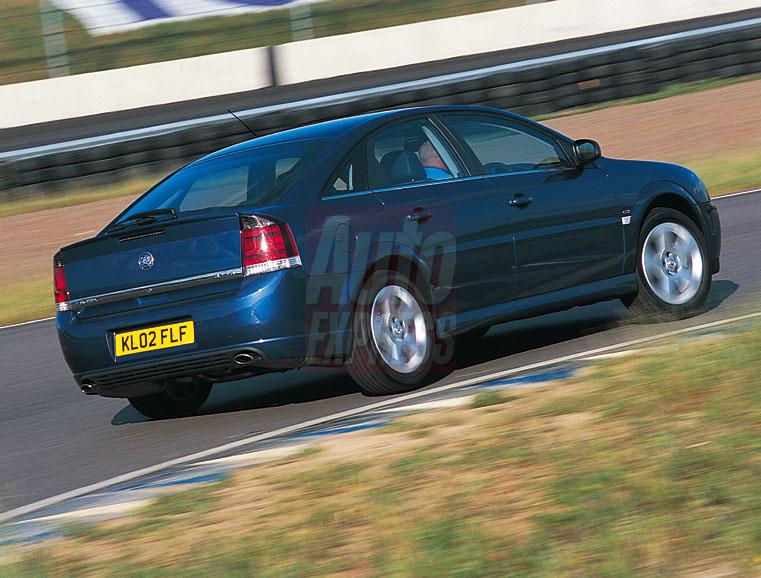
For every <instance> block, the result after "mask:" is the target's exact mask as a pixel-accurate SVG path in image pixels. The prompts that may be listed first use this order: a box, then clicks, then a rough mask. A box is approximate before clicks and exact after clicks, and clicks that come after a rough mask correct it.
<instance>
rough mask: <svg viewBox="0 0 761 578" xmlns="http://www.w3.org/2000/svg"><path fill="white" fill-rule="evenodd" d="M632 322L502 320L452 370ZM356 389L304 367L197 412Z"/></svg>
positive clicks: (616, 308)
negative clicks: (507, 321)
mask: <svg viewBox="0 0 761 578" xmlns="http://www.w3.org/2000/svg"><path fill="white" fill-rule="evenodd" d="M738 287H739V285H738V284H737V283H734V282H732V281H728V280H717V281H714V283H713V286H712V288H711V293H710V294H709V296H708V299H707V301H706V304H705V306H704V308H703V310H702V311H701V313H706V312H708V311H711V310H712V309H715V308H716V307H718V306H719V305H721V304H722V303H723V302H724V301H726V300H727V299H728V298H729V297H730V296H731V295H732V294H733V293H735V291H737V289H738ZM634 324H636V325H642V324H648V325H649V324H653V325H657V324H658V321H657V320H656V321H646V322H643V321H639V320H636V319H633V318H632V317H631V316H630V315H629V314H628V310H627V309H626V308H625V307H624V306H623V305H621V303H620V302H618V301H608V302H604V303H597V304H595V305H590V306H587V307H576V308H573V309H569V310H567V311H562V312H559V313H552V314H549V315H543V316H541V317H534V318H530V319H524V320H520V321H513V322H509V323H504V324H501V325H498V326H495V327H494V328H493V329H492V330H490V331H489V333H488V334H487V335H486V336H484V337H483V338H481V339H480V340H478V341H476V342H474V343H470V344H462V345H461V346H460V347H458V350H457V353H456V358H455V363H454V366H453V369H454V370H460V369H465V368H467V367H471V366H473V365H478V364H481V363H487V362H490V361H494V360H496V359H500V358H503V357H509V356H511V355H516V354H518V353H523V352H526V351H530V350H533V349H541V348H543V347H548V346H551V345H557V344H559V343H562V342H566V341H571V340H573V339H578V338H580V337H584V336H589V335H594V334H596V333H601V332H604V331H607V330H610V329H614V328H616V327H620V326H623V325H634ZM358 393H359V388H358V387H357V386H356V384H355V383H354V382H353V381H352V379H351V378H350V377H349V376H348V375H347V374H346V373H345V372H344V371H342V370H341V369H330V368H304V369H301V370H295V371H290V372H286V373H281V374H271V375H267V376H260V377H255V378H249V379H245V380H241V381H238V382H231V383H228V384H219V385H217V386H215V387H214V389H213V390H212V394H211V397H210V398H209V401H207V402H206V404H205V405H204V406H203V408H202V410H201V412H199V414H200V415H209V414H219V413H228V412H238V411H246V410H254V409H262V408H267V407H280V406H285V405H293V404H305V403H310V402H315V401H321V400H326V399H331V398H337V397H341V396H346V395H356V394H358ZM144 421H150V420H149V419H148V418H146V417H143V416H142V415H141V414H139V413H138V412H137V411H136V410H134V409H133V408H132V407H131V406H129V405H128V406H126V407H124V408H123V409H122V410H120V411H119V412H118V413H117V414H116V415H115V416H114V417H113V419H112V420H111V424H112V425H125V424H134V423H140V422H144Z"/></svg>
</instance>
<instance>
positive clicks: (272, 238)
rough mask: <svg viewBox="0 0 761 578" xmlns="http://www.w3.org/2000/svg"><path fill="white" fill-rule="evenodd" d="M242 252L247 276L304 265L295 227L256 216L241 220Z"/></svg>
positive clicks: (244, 274)
mask: <svg viewBox="0 0 761 578" xmlns="http://www.w3.org/2000/svg"><path fill="white" fill-rule="evenodd" d="M240 250H241V259H242V261H243V276H244V277H248V276H249V275H257V274H258V273H268V272H270V271H279V270H281V269H290V268H291V267H298V266H300V265H301V257H300V256H299V250H298V247H296V241H295V240H294V238H293V233H292V232H291V228H290V227H289V226H288V225H287V224H285V223H282V224H281V223H274V222H273V221H270V220H269V219H265V218H263V217H259V216H256V215H254V216H251V217H248V216H247V217H241V220H240Z"/></svg>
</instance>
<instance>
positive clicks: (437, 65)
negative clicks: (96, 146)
mask: <svg viewBox="0 0 761 578" xmlns="http://www.w3.org/2000/svg"><path fill="white" fill-rule="evenodd" d="M759 17H761V8H756V9H752V10H744V11H741V12H734V13H729V14H721V15H718V16H710V17H707V18H697V19H692V20H684V21H681V22H673V23H668V24H660V25H657V26H649V27H645V28H637V29H633V30H625V31H620V32H612V33H608V34H601V35H597V36H589V37H584V38H576V39H572V40H565V41H561V42H552V43H548V44H541V45H536V46H529V47H524V48H516V49H512V50H505V51H499V52H492V53H488V54H479V55H474V56H465V57H461V58H453V59H449V60H445V61H438V62H430V63H424V64H417V65H412V66H405V67H399V68H394V69H389V70H382V71H374V72H367V73H362V74H355V75H351V76H345V77H339V78H331V79H325V80H318V81H314V82H308V83H302V84H294V85H287V86H278V87H270V88H265V89H262V90H257V91H251V92H243V93H237V94H229V95H225V96H218V97H213V98H206V99H200V100H194V101H187V102H180V103H174V104H168V105H163V106H155V107H147V108H140V109H135V110H130V111H124V112H117V113H109V114H103V115H97V116H90V117H82V118H76V119H71V120H63V121H58V122H52V123H46V124H38V125H29V126H25V127H18V128H12V129H4V130H0V152H5V151H11V150H18V149H24V148H29V147H34V146H42V145H47V144H53V143H58V142H63V141H70V140H75V139H81V138H88V137H94V136H100V135H105V134H111V133H114V132H120V131H124V130H133V129H139V128H145V127H150V126H155V125H160V124H165V123H170V122H176V121H182V120H189V119H195V118H200V117H205V116H210V115H215V114H221V113H224V112H225V111H226V110H227V109H228V108H229V109H231V110H247V109H252V108H257V107H261V106H268V105H273V104H281V103H287V102H294V101H298V100H302V99H307V98H313V97H319V96H324V95H329V94H334V93H336V92H347V91H352V90H359V89H364V88H371V87H374V86H382V85H388V84H393V83H397V82H404V81H409V80H417V79H421V78H428V77H432V76H438V75H442V74H450V73H455V72H461V71H466V70H474V69H478V68H484V67H488V66H495V65H499V64H506V63H511V62H518V61H521V60H526V59H530V58H541V57H544V56H550V55H555V54H563V53H566V52H572V51H576V50H584V49H588V48H595V47H599V46H606V45H609V44H614V43H619V42H628V41H632V40H639V39H643V38H650V37H653V36H660V35H665V34H674V33H677V32H684V31H687V30H693V29H697V28H704V27H708V26H718V25H721V24H727V23H730V22H739V21H742V20H748V19H752V18H759ZM336 87H340V91H339V90H337V88H336Z"/></svg>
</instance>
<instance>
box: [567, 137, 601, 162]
mask: <svg viewBox="0 0 761 578" xmlns="http://www.w3.org/2000/svg"><path fill="white" fill-rule="evenodd" d="M573 150H574V153H575V154H576V162H578V163H579V166H584V165H588V164H589V163H593V162H595V161H596V160H597V159H599V158H600V157H601V156H602V149H601V148H600V145H599V144H598V143H597V142H596V141H593V140H589V139H582V140H577V141H576V142H574V143H573Z"/></svg>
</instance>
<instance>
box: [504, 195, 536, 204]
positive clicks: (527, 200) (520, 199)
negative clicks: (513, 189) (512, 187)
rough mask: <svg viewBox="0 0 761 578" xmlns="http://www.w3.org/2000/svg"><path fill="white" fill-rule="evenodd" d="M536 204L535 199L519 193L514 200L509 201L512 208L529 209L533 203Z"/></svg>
mask: <svg viewBox="0 0 761 578" xmlns="http://www.w3.org/2000/svg"><path fill="white" fill-rule="evenodd" d="M533 202H534V197H529V196H527V195H524V194H523V193H518V194H517V195H515V196H514V197H513V198H512V199H510V200H509V201H507V204H508V205H510V206H511V207H519V208H523V207H528V206H529V205H530V204H531V203H533Z"/></svg>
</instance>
